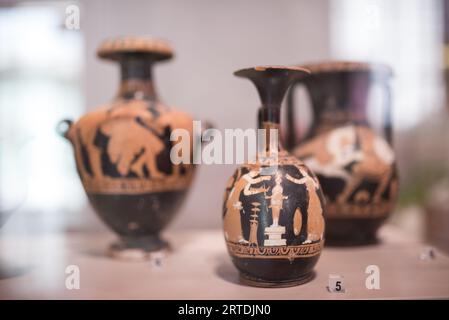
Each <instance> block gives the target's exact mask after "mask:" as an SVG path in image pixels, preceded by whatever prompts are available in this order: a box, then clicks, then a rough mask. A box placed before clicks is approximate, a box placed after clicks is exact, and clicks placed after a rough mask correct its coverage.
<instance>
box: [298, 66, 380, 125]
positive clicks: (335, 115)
mask: <svg viewBox="0 0 449 320" xmlns="http://www.w3.org/2000/svg"><path fill="white" fill-rule="evenodd" d="M371 83H372V80H371V76H370V74H369V73H367V72H364V73H349V72H346V73H329V74H323V75H316V76H314V77H310V79H307V81H306V82H305V84H306V87H307V89H308V91H309V93H310V97H311V102H312V105H313V115H314V123H313V126H312V130H314V131H326V130H327V129H331V128H333V127H337V126H340V125H344V124H347V123H356V124H363V125H366V124H367V123H368V121H367V107H368V97H369V92H370V88H371Z"/></svg>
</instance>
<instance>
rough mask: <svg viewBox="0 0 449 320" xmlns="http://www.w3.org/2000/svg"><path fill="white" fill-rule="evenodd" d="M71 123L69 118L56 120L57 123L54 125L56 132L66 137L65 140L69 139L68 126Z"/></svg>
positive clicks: (69, 126) (70, 125)
mask: <svg viewBox="0 0 449 320" xmlns="http://www.w3.org/2000/svg"><path fill="white" fill-rule="evenodd" d="M72 125H73V121H72V120H70V119H64V120H61V121H59V122H58V124H57V125H56V132H57V133H58V134H59V135H60V136H61V137H64V138H66V139H67V140H70V139H69V137H68V135H67V134H68V132H69V130H70V128H71V127H72Z"/></svg>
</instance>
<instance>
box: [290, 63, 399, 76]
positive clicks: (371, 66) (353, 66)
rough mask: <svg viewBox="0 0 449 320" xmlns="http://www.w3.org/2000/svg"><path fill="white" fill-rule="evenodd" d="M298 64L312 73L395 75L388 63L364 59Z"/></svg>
mask: <svg viewBox="0 0 449 320" xmlns="http://www.w3.org/2000/svg"><path fill="white" fill-rule="evenodd" d="M298 66H299V67H302V68H306V69H308V70H310V72H311V74H312V75H313V74H324V73H337V72H368V73H375V74H378V75H383V76H385V77H390V76H392V75H393V70H392V69H391V67H389V66H388V65H386V64H382V63H369V62H362V61H348V60H329V61H321V62H312V63H306V64H300V65H298Z"/></svg>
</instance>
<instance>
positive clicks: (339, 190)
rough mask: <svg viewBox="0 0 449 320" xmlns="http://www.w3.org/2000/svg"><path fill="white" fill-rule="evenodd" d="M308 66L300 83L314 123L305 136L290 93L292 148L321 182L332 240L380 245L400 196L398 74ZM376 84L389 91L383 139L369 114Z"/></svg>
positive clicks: (364, 67)
mask: <svg viewBox="0 0 449 320" xmlns="http://www.w3.org/2000/svg"><path fill="white" fill-rule="evenodd" d="M303 67H306V68H308V69H309V70H310V71H311V75H310V76H307V77H303V78H302V79H300V80H299V81H298V82H297V83H296V85H304V87H305V88H306V91H307V92H308V94H309V96H310V100H311V104H312V108H313V112H312V113H313V122H312V125H311V127H310V129H309V131H308V132H307V133H306V134H305V135H304V136H303V137H302V138H301V137H300V138H299V139H298V134H297V131H296V128H295V123H294V122H293V119H294V118H295V117H294V103H293V102H294V98H293V94H294V90H291V91H290V96H289V99H288V101H289V102H288V119H290V123H289V124H288V128H287V145H288V148H289V150H292V153H293V154H294V155H295V156H297V157H298V158H299V159H302V160H303V161H304V162H305V163H306V164H307V165H308V166H309V167H310V168H311V169H312V170H313V171H314V172H315V173H316V175H317V176H318V179H319V180H320V183H321V186H322V188H323V192H324V195H325V197H326V214H327V216H326V222H327V225H326V243H327V244H335V245H359V244H369V243H375V242H376V241H377V240H376V232H377V230H378V229H379V227H380V226H381V225H382V223H383V222H384V221H385V219H386V218H387V217H388V215H389V214H390V213H391V211H392V210H393V208H394V205H395V201H396V198H397V191H398V176H397V170H396V164H395V155H394V151H393V149H392V134H391V130H392V127H391V108H390V88H389V83H388V82H389V79H390V77H391V70H390V69H389V68H388V67H386V66H382V65H372V64H365V63H358V62H326V63H319V64H314V65H306V66H303ZM374 86H377V87H378V88H381V89H382V92H383V93H384V95H383V96H384V99H383V101H384V105H383V106H381V107H382V108H383V109H382V110H383V111H382V115H383V116H382V119H381V121H380V122H381V128H382V130H381V131H383V134H382V133H381V134H377V133H376V132H375V131H374V130H373V129H372V127H371V126H370V122H369V121H368V117H367V107H368V101H369V99H368V98H369V94H370V92H371V90H372V89H373V88H374ZM376 107H379V106H376ZM298 140H300V141H298Z"/></svg>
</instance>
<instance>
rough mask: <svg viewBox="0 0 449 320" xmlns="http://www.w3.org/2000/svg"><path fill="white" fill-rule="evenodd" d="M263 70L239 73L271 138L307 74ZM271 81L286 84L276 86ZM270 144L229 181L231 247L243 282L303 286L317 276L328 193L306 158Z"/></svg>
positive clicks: (226, 217)
mask: <svg viewBox="0 0 449 320" xmlns="http://www.w3.org/2000/svg"><path fill="white" fill-rule="evenodd" d="M264 68H266V69H264ZM264 68H259V69H257V68H254V69H244V70H241V71H239V72H237V73H236V75H238V76H242V77H246V78H249V79H250V80H252V81H253V82H254V83H255V84H256V86H257V87H258V90H259V93H260V95H261V98H262V107H261V109H260V111H259V128H263V129H266V130H267V131H266V132H267V133H266V135H270V133H269V132H270V129H275V130H277V129H278V128H279V117H278V116H279V109H280V103H281V101H282V97H283V94H284V92H285V90H286V89H287V88H288V85H289V83H290V82H289V81H291V80H293V79H294V77H295V76H298V74H302V73H304V72H305V71H303V70H296V69H292V70H289V69H288V68H287V69H286V70H284V69H282V68H280V67H278V68H274V69H271V68H269V67H264ZM267 79H268V80H267ZM273 79H274V80H273ZM259 80H260V81H259ZM264 80H267V83H264ZM271 80H273V81H274V82H276V81H282V82H284V83H283V84H282V85H280V86H277V85H276V83H274V84H273V83H270V81H271ZM261 91H265V93H267V92H268V93H267V94H265V93H263V92H262V93H261ZM273 92H274V94H273ZM276 96H277V98H275V99H274V100H275V102H274V103H273V102H270V99H271V98H273V97H276ZM267 100H268V101H267ZM270 104H271V105H270ZM270 139H271V137H266V141H271V140H270ZM266 146H268V147H267V148H265V147H264V148H262V149H261V150H262V151H261V150H259V152H258V154H257V160H256V161H255V162H254V163H251V164H246V165H243V166H241V167H240V168H238V169H237V170H236V172H235V173H234V175H233V176H232V177H231V178H230V180H229V181H228V184H227V187H226V191H225V196H224V205H223V230H224V235H225V241H226V245H227V248H228V252H229V254H230V256H231V258H232V261H233V263H234V265H235V266H236V267H237V269H238V270H239V271H240V274H241V279H242V280H243V282H244V283H247V284H250V285H254V286H266V287H282V286H291V285H296V284H301V283H304V282H306V281H308V280H310V279H311V277H312V276H313V268H314V266H315V264H316V263H317V261H318V259H319V256H320V253H321V249H322V247H323V241H324V238H323V235H324V217H323V195H322V192H321V189H320V185H319V182H318V180H317V178H316V177H315V175H314V174H313V173H312V172H311V171H310V170H309V169H308V168H307V167H306V166H305V164H304V163H303V162H302V161H301V160H299V159H298V158H296V157H294V156H292V155H290V154H289V153H287V152H286V151H285V150H283V149H282V148H281V147H280V146H279V144H276V146H275V147H272V146H271V145H270V144H269V143H266ZM278 147H279V148H278Z"/></svg>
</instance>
